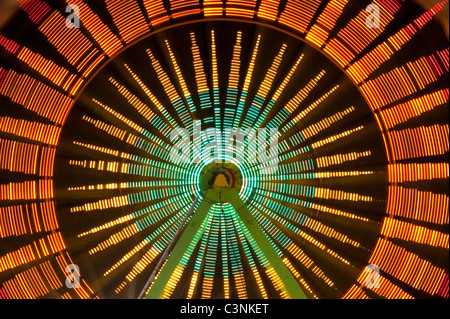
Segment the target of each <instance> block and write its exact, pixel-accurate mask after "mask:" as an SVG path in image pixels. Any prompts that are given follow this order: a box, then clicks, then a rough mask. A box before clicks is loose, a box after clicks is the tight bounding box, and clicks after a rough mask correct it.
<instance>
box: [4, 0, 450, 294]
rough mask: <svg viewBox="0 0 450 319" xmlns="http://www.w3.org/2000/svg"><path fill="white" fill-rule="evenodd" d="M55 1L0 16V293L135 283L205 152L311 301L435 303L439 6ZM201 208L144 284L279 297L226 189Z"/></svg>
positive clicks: (445, 130) (443, 188)
mask: <svg viewBox="0 0 450 319" xmlns="http://www.w3.org/2000/svg"><path fill="white" fill-rule="evenodd" d="M68 4H69V3H66V2H65V1H63V0H55V1H43V0H17V2H15V5H16V11H15V13H14V15H13V16H12V17H11V18H10V19H9V21H8V23H5V25H4V26H0V103H1V104H0V127H1V130H0V174H1V179H0V298H6V299H9V298H68V299H69V298H136V297H137V296H138V295H139V293H140V292H141V290H142V289H143V288H144V284H145V282H146V281H147V279H148V278H149V277H150V274H151V273H152V272H153V270H154V269H155V267H156V265H157V263H158V261H159V260H160V258H161V256H162V255H163V253H164V251H165V249H166V247H167V246H168V245H169V243H170V242H171V240H172V239H173V238H174V237H176V236H177V229H178V228H179V227H180V224H181V223H182V221H183V219H184V217H185V215H186V213H187V212H188V211H189V209H190V207H191V205H192V204H193V202H194V198H195V197H199V198H200V200H202V199H203V195H202V192H201V189H200V178H201V173H202V171H203V169H204V168H205V167H207V166H208V165H209V164H210V163H212V162H213V161H221V162H226V163H232V164H233V165H235V166H236V167H237V168H238V169H239V172H240V174H241V175H242V176H241V177H242V187H241V188H240V190H239V196H240V198H241V199H242V201H244V202H245V205H246V206H247V208H248V210H249V211H250V213H251V214H252V216H253V217H254V218H255V219H256V221H257V223H258V226H259V227H260V228H261V229H262V230H263V232H264V234H265V235H266V237H267V238H268V239H269V241H270V244H271V245H272V246H273V248H274V249H275V251H276V252H277V254H278V256H279V258H280V259H281V260H282V262H283V263H284V265H285V266H286V267H287V269H289V271H290V272H291V274H292V275H293V277H294V278H295V280H296V281H297V284H298V285H299V286H300V288H301V289H302V290H303V292H304V293H305V295H306V296H307V297H308V298H431V297H433V298H436V297H437V298H448V296H449V295H448V294H449V292H448V283H449V277H448V273H449V266H448V248H449V238H448V225H449V206H448V204H449V197H448V196H449V191H448V178H449V166H448V151H449V138H448V136H449V126H448V99H449V88H448V71H449V51H448V50H449V49H448V40H447V38H446V37H445V33H444V32H443V30H442V27H441V25H440V24H438V23H437V22H436V19H435V16H436V15H437V14H439V13H440V12H441V11H443V10H445V8H446V7H447V8H448V4H447V1H437V2H436V5H435V6H434V7H433V8H432V9H429V10H425V9H423V8H422V7H420V6H418V5H416V4H415V3H414V2H413V1H402V0H379V1H373V2H370V1H356V0H345V1H344V0H327V1H319V0H315V1H303V0H287V1H286V0H284V1H271V0H260V1H256V0H241V1H231V0H230V1H209V0H203V1H198V0H190V1H184V0H183V1H178V0H123V1H122V0H120V1H112V0H105V1H94V0H73V1H71V2H70V4H73V5H76V6H78V8H79V18H80V22H81V24H80V27H79V28H76V27H71V28H69V27H68V26H67V24H66V17H67V16H68V13H66V11H65V9H66V6H67V5H68ZM369 4H372V5H376V6H377V7H378V8H379V9H380V10H379V11H380V21H379V22H380V25H379V27H375V28H372V27H368V25H367V23H368V20H369V19H370V18H371V17H370V15H371V14H373V12H371V11H370V10H366V8H367V6H368V5H369ZM447 10H448V9H447ZM74 44H76V45H74ZM238 128H239V130H238ZM263 128H264V129H265V130H266V132H267V133H268V134H267V136H266V138H267V142H268V143H269V144H270V145H272V147H271V148H270V149H269V151H268V152H267V153H265V152H261V150H260V149H258V148H255V147H253V146H252V144H251V143H249V142H248V140H247V139H244V138H239V137H243V135H244V134H245V132H246V131H247V132H250V131H251V130H252V129H253V130H254V129H263ZM182 129H185V131H184V132H187V134H186V138H187V140H188V141H189V150H190V153H189V154H188V155H187V156H186V154H184V157H183V156H181V157H180V156H179V157H177V158H174V157H173V156H172V155H173V149H174V148H175V147H179V146H180V145H182V142H183V139H181V140H180V139H178V140H177V139H174V138H172V136H171V134H172V133H173V132H174V131H177V132H180V131H181V130H182ZM212 129H215V131H217V132H222V133H223V132H225V133H226V132H228V133H230V132H234V133H235V135H236V139H235V141H234V142H232V143H229V140H227V139H225V138H222V139H219V140H218V142H217V144H216V146H215V147H211V145H212V144H210V141H211V134H210V133H209V132H211V131H212ZM269 133H270V134H269ZM241 135H242V136H241ZM221 136H222V135H221ZM274 145H277V146H276V149H275V146H274ZM275 150H276V151H275ZM264 155H266V157H265V161H259V162H255V161H254V159H255V158H262V157H264ZM199 206H200V202H198V203H197V204H196V205H195V208H196V209H198V208H199ZM194 214H195V212H194ZM206 216H207V217H206V218H205V219H204V220H203V221H202V225H201V229H202V231H201V232H200V231H199V232H198V233H197V234H196V236H195V238H194V240H193V241H192V242H190V243H189V247H188V249H187V250H186V252H185V253H184V255H183V258H181V261H180V262H179V263H178V265H177V266H176V268H175V271H174V272H173V273H172V275H171V276H170V278H169V279H168V281H167V282H166V283H165V288H164V293H163V295H162V297H163V298H188V299H190V298H203V299H209V298H242V299H244V298H286V297H288V295H287V294H286V291H285V289H284V286H283V281H282V280H281V279H280V277H279V275H278V273H277V272H276V270H275V268H273V267H272V266H271V260H270V259H269V258H268V257H267V256H266V255H265V254H264V253H263V250H262V249H261V247H260V246H259V242H258V238H254V237H252V235H251V234H250V232H249V230H248V229H247V227H246V225H245V223H244V222H243V221H242V220H241V218H240V216H239V212H238V211H236V209H235V208H234V207H233V205H231V204H230V203H226V202H224V203H216V204H213V205H212V206H211V208H210V210H209V212H208V214H207V215H206ZM191 219H192V216H191V217H189V219H188V220H191ZM73 265H76V266H77V267H78V270H76V271H75V272H76V273H74V274H72V273H71V272H70V271H68V269H67V267H68V266H69V267H70V266H73ZM163 267H164V266H163ZM375 269H376V270H377V271H375ZM78 271H79V273H78ZM374 271H375V272H374ZM74 275H77V276H78V277H79V278H80V282H79V285H78V286H76V287H71V285H70V284H69V285H68V284H67V283H68V282H67V279H68V277H70V276H74ZM374 278H375V280H374ZM151 288H152V286H150V287H149V288H148V289H147V292H149V291H150V289H151Z"/></svg>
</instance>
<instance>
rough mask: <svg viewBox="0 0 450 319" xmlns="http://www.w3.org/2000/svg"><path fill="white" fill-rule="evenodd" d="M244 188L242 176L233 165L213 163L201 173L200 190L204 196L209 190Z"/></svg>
mask: <svg viewBox="0 0 450 319" xmlns="http://www.w3.org/2000/svg"><path fill="white" fill-rule="evenodd" d="M241 187H242V175H241V172H240V170H239V168H238V167H237V166H236V165H235V164H232V163H211V164H208V165H206V166H205V167H204V168H203V169H202V171H201V173H200V190H201V192H202V194H203V195H205V194H206V192H207V191H208V190H209V189H228V188H232V189H236V190H237V191H238V192H239V191H240V190H241Z"/></svg>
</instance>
